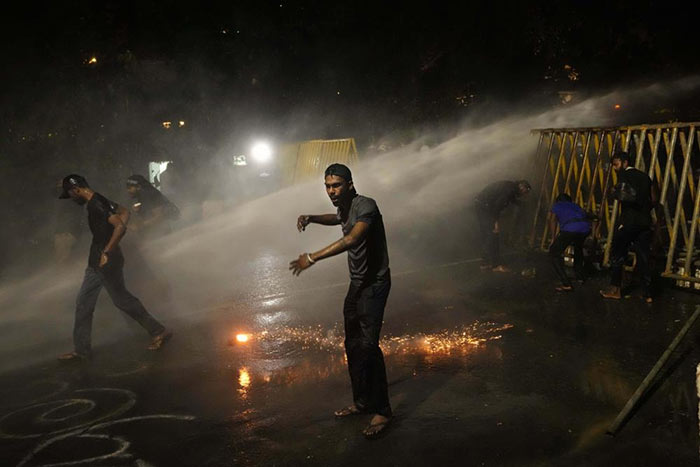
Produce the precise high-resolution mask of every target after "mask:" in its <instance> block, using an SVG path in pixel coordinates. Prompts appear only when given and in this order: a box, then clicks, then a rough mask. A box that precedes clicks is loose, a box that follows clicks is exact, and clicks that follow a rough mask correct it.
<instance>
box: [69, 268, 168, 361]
mask: <svg viewBox="0 0 700 467" xmlns="http://www.w3.org/2000/svg"><path fill="white" fill-rule="evenodd" d="M114 261H115V263H117V264H111V265H110V264H109V263H108V265H107V266H105V269H99V268H94V267H91V266H88V268H87V269H85V276H84V277H83V284H82V286H81V287H80V292H78V298H77V300H76V307H75V325H74V327H73V344H74V346H75V352H76V353H78V354H80V355H85V356H87V355H89V354H90V352H91V350H92V317H93V314H94V313H95V305H96V304H97V298H98V297H99V295H100V292H101V291H102V288H105V289H106V290H107V293H108V294H109V297H110V298H111V299H112V303H114V306H116V307H117V308H119V309H120V310H121V311H123V312H124V313H126V314H127V315H128V316H129V317H131V318H132V319H133V320H134V321H136V322H137V323H139V324H140V325H141V327H143V328H144V329H145V330H146V331H147V332H148V334H149V335H151V336H152V337H153V336H157V335H158V334H160V333H162V332H163V331H164V330H165V327H164V326H163V325H162V324H161V323H159V322H158V321H157V320H156V319H155V318H154V317H153V316H151V314H150V313H148V311H146V308H145V307H144V306H143V304H142V303H141V301H140V300H139V299H138V298H136V297H135V296H134V295H132V294H131V292H129V291H128V290H127V288H126V284H125V283H124V272H123V264H120V262H119V261H118V259H116V258H115V260H114Z"/></svg>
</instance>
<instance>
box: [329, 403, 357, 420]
mask: <svg viewBox="0 0 700 467" xmlns="http://www.w3.org/2000/svg"><path fill="white" fill-rule="evenodd" d="M361 413H364V412H363V411H362V410H360V409H358V408H357V406H355V405H348V406H347V407H343V408H342V409H340V410H336V411H335V412H333V415H335V416H336V417H338V418H343V417H349V416H351V415H360V414H361Z"/></svg>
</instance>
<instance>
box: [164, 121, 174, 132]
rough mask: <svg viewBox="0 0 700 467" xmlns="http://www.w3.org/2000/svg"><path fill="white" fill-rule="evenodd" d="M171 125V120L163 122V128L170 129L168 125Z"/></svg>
mask: <svg viewBox="0 0 700 467" xmlns="http://www.w3.org/2000/svg"><path fill="white" fill-rule="evenodd" d="M171 126H173V122H163V128H165V129H166V130H167V129H170V127H171Z"/></svg>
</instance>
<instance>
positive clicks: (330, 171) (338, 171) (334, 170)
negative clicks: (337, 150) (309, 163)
mask: <svg viewBox="0 0 700 467" xmlns="http://www.w3.org/2000/svg"><path fill="white" fill-rule="evenodd" d="M329 175H337V176H338V177H341V178H342V179H344V180H345V181H346V182H348V183H350V182H352V172H350V169H349V168H348V166H346V165H343V164H338V163H336V164H331V165H329V166H328V168H327V169H326V173H325V176H326V177H328V176H329Z"/></svg>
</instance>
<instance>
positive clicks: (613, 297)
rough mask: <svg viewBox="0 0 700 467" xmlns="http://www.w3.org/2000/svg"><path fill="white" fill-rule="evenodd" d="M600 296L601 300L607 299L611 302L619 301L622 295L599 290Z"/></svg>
mask: <svg viewBox="0 0 700 467" xmlns="http://www.w3.org/2000/svg"><path fill="white" fill-rule="evenodd" d="M600 296H601V297H603V298H609V299H611V300H620V299H621V298H622V295H621V294H620V293H617V294H616V293H615V292H611V291H610V290H601V291H600Z"/></svg>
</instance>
